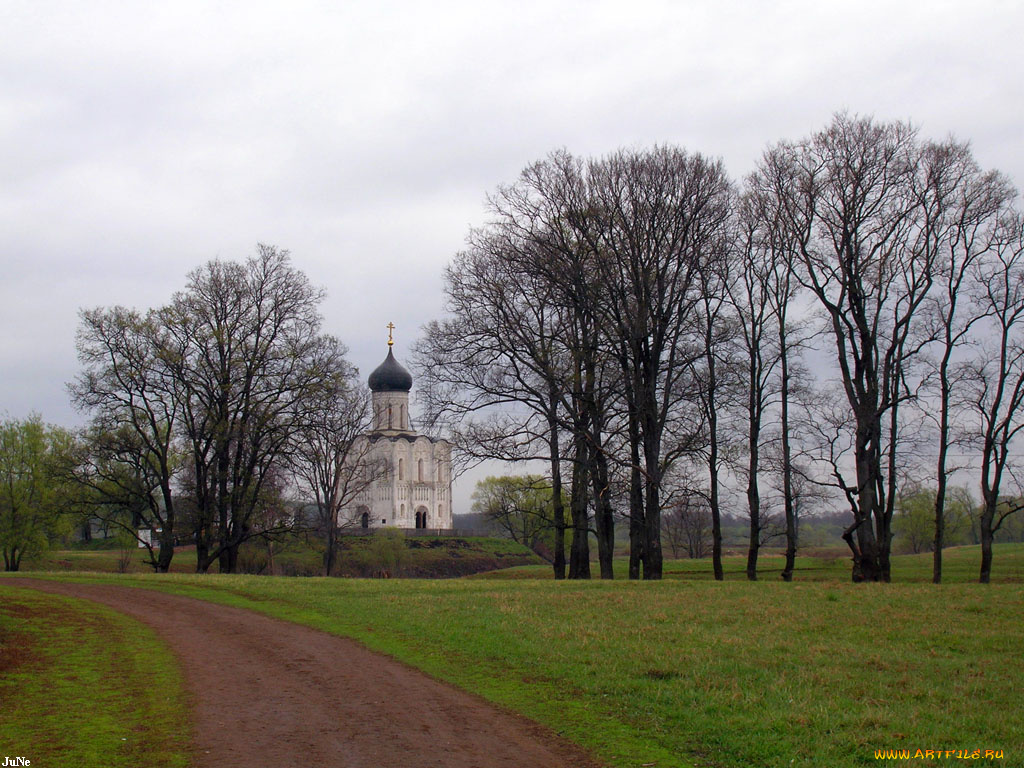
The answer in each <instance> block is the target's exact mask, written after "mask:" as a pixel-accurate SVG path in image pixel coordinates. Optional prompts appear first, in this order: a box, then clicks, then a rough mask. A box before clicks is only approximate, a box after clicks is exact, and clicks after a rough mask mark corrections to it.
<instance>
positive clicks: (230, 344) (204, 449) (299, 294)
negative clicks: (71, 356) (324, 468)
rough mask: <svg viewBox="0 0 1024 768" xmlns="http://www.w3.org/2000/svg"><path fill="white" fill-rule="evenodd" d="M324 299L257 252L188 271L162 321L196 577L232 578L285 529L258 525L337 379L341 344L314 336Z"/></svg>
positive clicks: (272, 251)
mask: <svg viewBox="0 0 1024 768" xmlns="http://www.w3.org/2000/svg"><path fill="white" fill-rule="evenodd" d="M322 297H323V293H322V291H320V290H319V289H316V288H314V287H312V286H311V285H310V284H309V281H308V280H307V279H306V277H305V275H303V274H302V273H301V272H299V271H298V270H296V269H294V268H293V267H292V266H291V264H290V262H289V257H288V253H287V252H286V251H280V250H278V249H276V248H274V247H271V246H265V245H260V246H259V247H258V253H257V255H256V256H254V257H252V258H250V259H248V260H247V261H246V262H245V263H244V264H239V263H234V262H223V261H216V260H215V261H211V262H208V263H207V264H206V265H205V266H203V267H201V268H199V269H197V270H195V271H193V272H192V273H191V274H190V275H189V279H188V287H187V288H186V289H185V290H184V291H181V292H179V293H178V294H176V295H175V297H174V299H173V301H172V302H171V304H170V305H169V306H168V307H166V308H164V309H162V310H161V311H160V315H159V317H160V320H161V322H162V323H163V325H164V327H165V328H166V339H165V343H164V347H163V350H162V352H161V354H162V355H163V358H164V361H165V362H166V364H167V365H168V367H169V368H170V369H171V371H172V375H173V378H174V382H175V386H176V397H177V401H178V403H179V408H180V414H179V417H178V419H179V424H180V428H181V433H182V436H183V442H184V443H185V447H184V450H185V452H186V454H187V456H188V462H189V465H190V466H189V475H190V485H191V487H192V490H193V493H194V499H193V503H194V515H193V519H194V530H195V540H196V554H197V568H198V569H199V570H200V571H206V570H207V569H208V568H209V567H210V565H211V564H212V563H213V562H215V561H219V564H220V569H221V571H222V572H227V573H232V572H234V571H235V569H236V565H237V560H238V550H239V547H240V546H241V545H242V543H244V542H245V541H247V540H248V539H250V538H253V537H256V536H265V535H267V534H268V533H272V532H274V531H283V530H284V529H285V528H286V527H287V525H286V524H285V523H284V521H283V520H282V519H281V518H272V523H271V524H270V527H268V526H266V525H259V524H258V522H259V516H258V514H257V513H258V512H259V511H260V509H261V504H262V503H263V500H264V494H263V491H264V484H265V483H266V482H267V481H268V480H269V479H271V478H272V477H273V476H274V475H275V473H280V471H281V469H282V467H283V464H284V458H285V452H286V451H287V449H288V447H289V445H290V442H291V438H292V435H293V434H294V432H295V429H296V428H297V414H298V413H299V412H300V411H301V410H302V408H303V407H304V406H305V404H306V402H307V400H308V398H309V396H310V395H311V393H314V392H316V391H317V388H318V387H319V386H320V385H321V383H322V382H323V381H324V380H325V378H329V377H330V376H332V375H334V374H335V372H336V371H337V370H339V368H342V367H344V361H343V358H342V356H341V352H340V349H339V346H338V343H337V341H336V340H335V339H333V338H331V337H329V336H324V335H322V334H321V333H320V315H319V313H318V305H319V303H320V301H321V299H322Z"/></svg>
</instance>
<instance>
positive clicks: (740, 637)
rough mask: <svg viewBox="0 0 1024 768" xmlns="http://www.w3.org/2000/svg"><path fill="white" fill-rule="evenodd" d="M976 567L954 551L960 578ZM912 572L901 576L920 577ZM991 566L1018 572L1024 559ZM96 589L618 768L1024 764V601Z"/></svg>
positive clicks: (1008, 550) (197, 582) (820, 585)
mask: <svg viewBox="0 0 1024 768" xmlns="http://www.w3.org/2000/svg"><path fill="white" fill-rule="evenodd" d="M976 552H977V550H976V549H975V550H973V552H972V551H967V550H965V551H962V552H959V553H957V554H955V555H954V553H950V556H949V558H948V559H949V560H950V561H951V564H950V574H951V575H952V574H954V573H956V572H957V570H958V569H957V566H956V565H955V562H956V561H957V560H958V558H960V557H963V558H964V559H965V561H971V562H973V560H974V559H975V558H974V556H975V555H976ZM918 560H919V561H920V563H919V564H917V565H914V564H913V563H911V562H910V561H909V560H906V561H901V563H902V564H901V566H900V567H901V568H902V569H904V571H903V572H904V573H905V574H908V575H910V576H913V574H915V573H927V563H928V559H927V556H918ZM996 562H997V563H1002V566H1001V568H1002V569H1003V570H1002V571H1001V572H1002V573H1004V574H1005V572H1006V571H1013V572H1016V573H1019V572H1020V571H1021V569H1022V568H1024V547H1022V546H1020V545H1016V546H1012V545H1003V546H1000V547H998V548H997V552H996ZM677 565H678V564H675V563H673V564H672V566H671V567H672V568H675V567H677ZM732 569H733V570H735V569H736V565H735V564H734V565H733V566H732ZM966 570H971V571H973V566H972V567H971V568H970V569H966ZM966 570H965V572H966ZM837 573H838V569H837ZM999 575H1000V571H997V576H999ZM972 577H973V573H972ZM93 578H102V579H109V580H112V581H114V580H116V581H122V583H123V582H124V581H128V582H129V583H132V584H136V585H139V586H146V587H150V588H158V589H166V590H169V591H174V592H178V593H182V594H189V595H193V596H195V597H200V598H203V599H206V600H211V601H214V602H221V603H226V604H232V605H239V606H243V607H248V608H251V609H253V610H257V611H261V612H263V613H267V614H270V615H273V616H278V617H280V618H284V619H289V620H293V621H298V622H301V623H303V624H308V625H310V626H314V627H318V628H320V629H323V630H326V631H328V632H334V633H337V634H340V635H346V636H349V637H354V638H356V639H358V640H360V641H361V642H363V643H365V644H366V645H367V646H369V647H371V648H374V649H376V650H379V651H383V652H385V653H388V654H391V655H392V656H394V657H396V658H399V659H401V660H403V661H406V662H408V663H410V664H412V665H414V666H417V667H420V668H422V669H425V670H426V671H427V672H429V673H430V674H432V675H435V676H437V677H439V678H441V679H445V680H449V681H451V682H453V683H455V684H456V685H459V686H460V687H463V688H466V689H468V690H472V691H476V692H478V693H480V694H481V695H483V696H485V697H486V698H488V699H491V700H493V701H496V702H498V703H500V704H503V705H505V706H507V707H509V708H511V709H513V710H516V711H519V712H522V713H523V714H526V715H527V716H529V717H531V718H533V719H535V720H537V721H539V722H542V723H545V724H547V725H549V726H550V727H552V728H553V729H554V730H556V731H559V732H562V733H564V734H565V735H566V736H567V737H568V738H570V739H571V740H573V741H575V742H577V743H580V744H583V745H584V746H587V747H589V748H591V749H592V750H594V752H595V753H596V754H597V755H599V756H601V757H603V758H604V759H606V760H607V761H608V762H609V763H610V764H611V765H615V766H639V765H642V764H655V765H657V766H662V767H663V766H680V765H701V766H705V765H709V766H735V767H736V768H739V767H740V766H744V767H745V766H778V767H779V768H785V767H787V766H820V765H828V766H856V765H869V764H873V765H874V764H888V765H892V764H899V763H895V762H892V761H876V759H875V750H876V749H909V750H911V752H912V753H913V752H914V751H915V750H917V749H919V748H920V749H922V750H926V749H931V750H937V749H942V750H946V749H949V750H957V749H969V750H974V749H980V750H985V749H994V750H1003V752H1004V755H1005V757H1004V759H1003V760H1001V761H990V762H989V764H992V765H1012V764H1015V763H1017V764H1019V763H1024V760H1022V758H1024V708H1022V707H1021V704H1020V691H1021V690H1024V645H1022V644H1021V642H1020V632H1021V628H1022V627H1024V587H1022V586H1021V585H1020V584H993V585H990V586H987V587H985V586H981V585H976V584H970V583H948V584H945V585H942V586H939V587H937V586H934V585H931V584H889V585H884V584H873V585H853V584H849V583H847V581H846V579H847V578H848V572H846V571H845V570H844V572H843V574H842V578H839V577H836V578H831V579H828V580H819V581H804V582H802V583H801V582H797V583H794V584H783V583H780V582H778V581H777V580H776V579H771V580H765V581H762V582H760V583H747V582H743V581H738V580H737V581H727V582H725V583H715V582H708V581H705V580H702V579H700V580H681V579H676V580H666V581H664V582H660V583H635V582H634V583H629V582H621V581H620V582H610V583H609V582H605V583H601V582H590V583H580V582H575V583H567V582H562V583H556V582H553V581H539V580H509V581H504V582H496V581H491V580H482V579H472V580H465V579H463V580H458V581H451V580H448V581H411V580H410V581H398V580H387V581H385V580H340V579H331V580H328V579H308V580H302V581H301V582H298V583H297V582H296V581H295V580H290V579H282V578H251V577H241V576H206V577H198V576H170V577H157V576H132V577H127V579H125V577H121V578H120V579H118V578H117V577H110V576H107V577H93ZM914 578H916V577H914ZM951 580H954V579H951ZM950 759H954V758H952V757H951V758H950ZM972 762H973V763H974V764H987V761H985V760H975V761H972ZM904 764H906V765H920V764H922V761H921V760H909V761H905V763H904Z"/></svg>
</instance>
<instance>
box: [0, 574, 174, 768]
mask: <svg viewBox="0 0 1024 768" xmlns="http://www.w3.org/2000/svg"><path fill="white" fill-rule="evenodd" d="M188 746H189V728H188V715H187V711H186V705H185V697H184V692H183V690H182V687H181V682H180V674H179V672H178V669H177V667H176V665H175V662H174V659H173V657H172V656H171V653H170V651H169V650H168V649H167V648H166V646H164V645H163V644H162V643H161V642H160V641H159V640H158V639H157V638H156V636H155V635H154V634H153V633H152V631H150V630H149V629H148V628H147V627H145V626H143V625H142V624H140V623H138V622H136V621H134V620H132V619H129V618H128V617H126V616H123V615H121V614H119V613H116V612H115V611H113V610H111V609H109V608H105V607H103V606H98V605H95V604H93V603H89V602H86V601H79V600H71V599H68V598H64V597H59V596H56V595H48V594H43V593H39V592H35V591H31V590H24V589H15V588H11V587H10V586H8V584H7V583H0V755H3V756H10V757H12V758H13V757H18V756H21V757H25V758H28V759H29V760H31V761H32V765H33V766H40V768H42V767H43V766H77V767H79V768H89V767H91V766H96V768H100V767H102V768H107V767H108V766H113V767H117V766H124V768H135V767H136V766H141V765H145V766H166V767H167V768H172V767H173V766H186V765H188V764H189V759H188V755H187V749H188Z"/></svg>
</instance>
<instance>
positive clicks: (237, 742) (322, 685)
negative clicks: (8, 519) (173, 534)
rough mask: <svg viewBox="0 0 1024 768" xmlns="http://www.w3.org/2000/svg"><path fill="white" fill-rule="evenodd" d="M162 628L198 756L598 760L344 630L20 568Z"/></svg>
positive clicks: (233, 761) (354, 762) (440, 761)
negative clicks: (338, 633) (187, 703)
mask: <svg viewBox="0 0 1024 768" xmlns="http://www.w3.org/2000/svg"><path fill="white" fill-rule="evenodd" d="M5 583H10V584H11V585H12V586H22V587H31V588H33V589H39V590H42V591H45V592H53V593H57V594H61V595H68V596H71V597H77V598H84V599H88V600H94V601H96V602H99V603H103V604H105V605H108V606H110V607H112V608H114V609H116V610H118V611H121V612H122V613H125V614H128V615H129V616H132V617H134V618H136V619H138V620H139V621H141V622H143V623H144V624H147V625H149V626H150V627H152V628H153V629H155V630H156V631H157V633H158V634H159V635H160V636H161V637H162V638H163V639H164V641H165V642H167V643H168V645H169V646H170V647H171V649H172V650H173V651H174V653H175V654H176V655H177V657H178V659H179V661H180V663H181V668H182V670H183V672H184V675H185V683H186V687H187V690H188V691H189V694H190V697H191V702H192V714H193V723H194V734H195V742H194V744H193V751H194V756H195V757H194V760H193V762H194V764H195V765H196V766H217V767H218V768H236V767H237V768H252V766H258V765H274V766H278V765H279V766H299V765H316V766H339V767H344V768H390V767H392V766H394V768H492V766H493V768H499V767H500V768H599V765H600V764H599V763H597V762H595V761H594V760H593V759H591V758H589V757H588V756H587V755H586V754H585V753H583V752H582V751H581V750H580V749H579V748H578V747H575V746H573V745H571V744H568V743H567V742H565V741H564V740H561V739H559V738H558V737H557V736H555V735H554V734H552V733H551V732H550V731H547V730H546V729H544V728H542V727H541V726H539V725H537V724H535V723H532V722H530V721H528V720H526V719H524V718H521V717H518V716H516V715H513V714H511V713H509V712H506V711H504V710H501V709H498V708H497V707H495V706H493V705H491V704H488V703H487V702H485V701H483V700H482V699H480V698H478V697H476V696H473V695H471V694H468V693H466V692H464V691H460V690H458V689H456V688H453V687H451V686H448V685H446V684H444V683H440V682H438V681H436V680H434V679H432V678H430V677H428V676H427V675H425V674H423V673H422V672H419V671H417V670H415V669H412V668H410V667H407V666H405V665H404V664H401V663H399V662H397V661H395V660H393V659H390V658H388V657H386V656H382V655H380V654H377V653H374V652H372V651H369V650H367V649H366V648H364V647H363V646H361V645H359V644H357V643H355V642H353V641H351V640H346V639H344V638H340V637H335V636H333V635H328V634H326V633H323V632H319V631H317V630H314V629H310V628H308V627H303V626H299V625H298V624H291V623H288V622H285V621H279V620H277V619H271V618H268V617H265V616H262V615H260V614H257V613H253V612H251V611H246V610H242V609H239V608H231V607H227V606H222V605H215V604H213V603H206V602H203V601H200V600H194V599H192V598H187V597H180V596H177V595H168V594H164V593H162V592H155V591H151V590H146V589H138V588H131V587H118V586H111V585H98V584H69V583H63V582H51V581H43V580H38V581H37V580H29V579H17V580H14V579H11V580H10V581H9V582H5Z"/></svg>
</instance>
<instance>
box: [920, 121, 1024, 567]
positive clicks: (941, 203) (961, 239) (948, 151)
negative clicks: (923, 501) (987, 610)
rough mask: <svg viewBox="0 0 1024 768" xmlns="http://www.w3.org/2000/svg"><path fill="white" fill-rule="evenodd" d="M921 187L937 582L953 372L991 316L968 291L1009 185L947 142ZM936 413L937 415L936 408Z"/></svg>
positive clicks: (936, 148)
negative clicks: (928, 292)
mask: <svg viewBox="0 0 1024 768" xmlns="http://www.w3.org/2000/svg"><path fill="white" fill-rule="evenodd" d="M923 163H924V168H923V169H922V175H923V178H922V184H921V185H920V189H919V192H918V205H919V206H920V208H921V211H922V216H923V217H924V220H925V226H923V227H922V228H921V230H920V236H921V241H922V242H921V247H922V248H924V249H928V250H932V251H934V253H935V262H936V264H937V265H938V269H937V273H938V274H937V278H936V281H937V290H936V291H935V292H934V295H933V296H932V297H931V298H930V300H929V303H928V305H927V310H928V317H929V319H930V321H931V323H932V324H933V329H932V331H931V334H930V335H931V336H932V337H933V338H934V339H935V342H934V346H935V347H936V352H937V359H936V360H934V361H931V377H930V379H931V380H930V381H929V382H928V386H927V390H928V391H929V392H934V396H935V399H934V400H933V399H931V398H929V400H928V402H927V405H926V407H925V408H924V413H925V414H926V415H929V416H931V417H932V418H933V420H934V421H935V423H936V428H937V435H936V436H937V438H938V458H937V460H936V475H935V477H936V484H937V485H936V493H935V498H934V507H933V511H934V530H933V542H932V548H933V562H932V581H933V582H934V583H935V584H938V583H940V582H941V581H942V550H943V547H944V546H945V538H946V521H945V505H946V487H947V484H948V479H949V474H950V468H949V467H948V461H949V451H950V448H951V447H952V446H955V445H956V444H957V443H958V441H959V440H958V437H957V435H956V434H954V424H953V416H954V411H955V410H956V409H957V407H958V406H959V405H960V404H961V398H954V392H955V391H958V390H960V389H961V388H962V387H961V386H960V385H961V384H962V383H963V382H960V381H959V378H960V375H961V374H962V373H963V370H964V369H963V368H962V367H961V366H957V365H956V364H955V355H956V354H957V351H958V350H959V349H960V348H962V347H963V346H964V345H965V344H967V343H968V342H970V341H971V331H972V329H973V328H974V326H975V324H976V323H977V322H978V321H979V320H980V319H981V317H982V315H983V314H984V313H985V312H987V311H989V310H990V307H986V306H985V305H984V304H980V303H978V302H974V301H971V297H972V294H976V293H977V291H976V290H974V287H973V285H972V281H973V279H974V278H975V277H976V275H977V269H976V268H977V266H978V263H979V261H980V260H981V259H983V258H984V257H985V256H986V254H988V253H989V252H990V251H991V249H992V248H993V245H994V242H993V237H995V236H996V233H997V231H998V224H999V220H1000V218H1001V216H1002V215H1003V213H1004V211H1005V209H1006V207H1007V206H1008V204H1009V203H1010V202H1011V200H1012V198H1013V197H1014V194H1015V193H1014V190H1013V188H1012V186H1011V185H1010V183H1009V181H1008V180H1007V179H1005V178H1004V177H1002V176H1001V175H1000V174H998V173H994V172H992V173H982V171H981V169H980V168H979V167H978V165H977V163H976V162H975V160H974V158H973V156H972V155H971V151H970V148H969V147H968V146H967V145H965V144H959V143H956V142H953V141H947V142H944V143H941V144H932V145H929V146H928V147H926V148H925V152H924V156H923ZM935 406H937V408H936V407H935Z"/></svg>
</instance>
